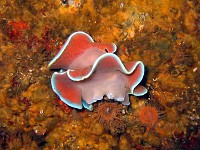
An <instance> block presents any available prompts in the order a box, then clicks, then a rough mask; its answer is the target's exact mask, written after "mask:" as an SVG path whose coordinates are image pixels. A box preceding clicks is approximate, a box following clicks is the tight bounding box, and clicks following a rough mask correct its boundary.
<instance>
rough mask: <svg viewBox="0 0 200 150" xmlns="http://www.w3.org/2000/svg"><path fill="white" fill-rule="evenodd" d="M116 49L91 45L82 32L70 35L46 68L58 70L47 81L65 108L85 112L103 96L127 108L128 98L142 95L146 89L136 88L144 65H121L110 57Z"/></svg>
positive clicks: (90, 39)
mask: <svg viewBox="0 0 200 150" xmlns="http://www.w3.org/2000/svg"><path fill="white" fill-rule="evenodd" d="M116 49H117V47H116V45H115V44H113V43H108V44H106V43H96V42H94V41H93V39H92V38H91V37H90V36H89V35H88V34H86V33H84V32H75V33H73V34H72V35H71V36H70V37H69V38H68V40H67V41H66V43H65V44H64V46H63V47H62V49H61V50H60V52H59V53H58V54H57V55H56V56H55V57H54V58H53V60H52V61H50V63H49V65H48V67H49V68H50V69H57V70H60V71H59V72H54V73H53V75H52V78H51V85H52V88H53V90H54V92H55V93H56V94H57V95H58V96H59V97H60V99H61V100H62V101H63V102H64V103H66V104H67V105H69V106H71V107H74V108H78V109H82V108H83V106H84V107H85V108H87V109H89V110H92V103H94V102H96V101H98V100H102V99H103V96H104V95H106V96H107V97H108V98H109V99H114V100H116V101H119V102H121V103H122V104H124V105H129V104H130V102H129V94H133V95H135V96H142V95H144V94H146V93H147V89H146V88H145V87H143V86H141V85H139V83H140V82H141V80H142V78H143V76H144V64H143V63H142V62H141V61H134V62H129V63H125V64H123V63H122V62H121V60H120V58H119V57H118V56H117V55H115V54H114V52H115V51H116Z"/></svg>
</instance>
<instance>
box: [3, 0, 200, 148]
mask: <svg viewBox="0 0 200 150" xmlns="http://www.w3.org/2000/svg"><path fill="white" fill-rule="evenodd" d="M199 18H200V2H199V1H198V0H177V1H171V0H157V1H154V0H143V1H141V0H134V1H133V0H126V1H125V0H101V1H97V0H43V1H37V0H26V1H25V0H12V1H11V0H1V1H0V72H1V73H0V81H1V82H0V135H1V136H0V149H44V150H48V149H59V150H60V149H72V150H77V149H81V150H83V149H89V150H95V149H96V150H101V149H102V150H118V149H119V150H130V149H139V150H142V149H169V150H170V149H181V150H182V149H183V150H185V149H199V147H200V145H199V143H200V126H199V125H200V118H199V117H200V116H199V115H200V19H199ZM76 31H84V32H86V33H88V34H89V35H91V36H92V38H93V39H94V41H96V42H100V43H115V44H116V45H117V47H118V51H117V53H116V54H117V55H118V56H119V57H120V59H121V60H122V61H123V62H124V63H126V62H131V61H134V60H141V61H142V62H143V63H144V65H145V77H144V79H143V81H142V83H141V84H142V85H144V86H145V87H146V88H147V89H148V93H147V94H146V95H145V96H143V97H134V96H130V105H129V106H123V105H122V104H120V103H118V102H115V101H113V100H110V99H108V98H107V97H104V99H103V100H102V101H99V102H96V103H94V109H93V111H88V110H86V109H83V110H77V109H74V108H71V107H69V106H67V105H66V104H64V103H63V102H62V101H61V100H60V99H59V97H58V96H57V95H56V94H55V93H54V92H53V90H52V88H51V84H50V79H51V75H52V73H53V72H52V71H50V70H49V69H48V67H47V66H48V63H49V62H50V60H51V59H52V58H53V57H54V56H55V55H56V54H57V52H58V51H59V50H60V48H61V47H62V45H63V44H64V42H65V41H66V39H67V38H68V37H69V35H70V34H72V33H73V32H76Z"/></svg>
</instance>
